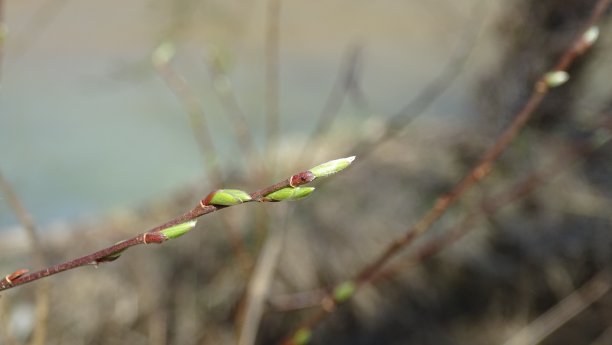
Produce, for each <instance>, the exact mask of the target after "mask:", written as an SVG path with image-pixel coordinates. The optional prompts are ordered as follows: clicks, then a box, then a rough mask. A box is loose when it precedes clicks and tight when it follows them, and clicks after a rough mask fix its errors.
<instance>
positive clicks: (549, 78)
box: [544, 71, 569, 87]
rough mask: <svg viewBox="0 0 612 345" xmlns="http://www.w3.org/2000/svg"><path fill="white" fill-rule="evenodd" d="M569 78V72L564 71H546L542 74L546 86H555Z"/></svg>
mask: <svg viewBox="0 0 612 345" xmlns="http://www.w3.org/2000/svg"><path fill="white" fill-rule="evenodd" d="M568 80H569V74H568V73H567V72H565V71H553V72H548V73H546V75H545V76H544V81H546V85H548V87H557V86H561V85H563V84H565V82H566V81H568Z"/></svg>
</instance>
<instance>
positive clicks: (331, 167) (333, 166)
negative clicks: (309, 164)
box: [309, 156, 355, 178]
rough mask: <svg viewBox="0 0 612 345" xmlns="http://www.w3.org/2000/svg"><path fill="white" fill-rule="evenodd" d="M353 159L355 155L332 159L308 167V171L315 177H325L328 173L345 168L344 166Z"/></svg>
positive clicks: (349, 163)
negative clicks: (310, 167)
mask: <svg viewBox="0 0 612 345" xmlns="http://www.w3.org/2000/svg"><path fill="white" fill-rule="evenodd" d="M354 160H355V156H351V157H346V158H340V159H334V160H333V161H329V162H327V163H323V164H321V165H317V166H316V167H314V168H312V169H309V171H310V172H311V173H312V174H313V175H314V176H315V177H317V178H318V177H327V176H329V175H332V174H335V173H337V172H339V171H342V170H344V169H346V167H348V166H349V165H351V163H352V162H353V161H354Z"/></svg>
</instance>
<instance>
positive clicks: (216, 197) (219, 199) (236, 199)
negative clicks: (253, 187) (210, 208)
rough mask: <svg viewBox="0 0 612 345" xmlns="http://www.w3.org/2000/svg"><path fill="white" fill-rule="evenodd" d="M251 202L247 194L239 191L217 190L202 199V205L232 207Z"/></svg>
mask: <svg viewBox="0 0 612 345" xmlns="http://www.w3.org/2000/svg"><path fill="white" fill-rule="evenodd" d="M247 201H251V196H250V195H249V193H247V192H245V191H242V190H239V189H219V190H217V191H214V192H212V193H211V194H209V195H208V196H207V197H206V199H204V201H203V203H204V205H221V206H234V205H238V204H242V203H243V202H247Z"/></svg>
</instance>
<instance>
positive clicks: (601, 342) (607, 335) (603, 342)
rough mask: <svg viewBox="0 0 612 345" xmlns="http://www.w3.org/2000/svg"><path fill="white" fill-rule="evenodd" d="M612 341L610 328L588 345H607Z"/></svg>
mask: <svg viewBox="0 0 612 345" xmlns="http://www.w3.org/2000/svg"><path fill="white" fill-rule="evenodd" d="M610 339H612V326H610V327H608V328H606V330H605V331H603V332H602V333H601V335H600V336H599V337H597V339H595V340H594V341H593V342H592V343H591V344H590V345H607V344H608V343H609V342H610Z"/></svg>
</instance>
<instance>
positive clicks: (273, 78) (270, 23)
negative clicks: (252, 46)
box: [266, 0, 281, 171]
mask: <svg viewBox="0 0 612 345" xmlns="http://www.w3.org/2000/svg"><path fill="white" fill-rule="evenodd" d="M280 11H281V1H280V0H269V2H268V17H267V28H266V108H267V116H266V125H267V129H266V138H267V148H266V152H267V153H268V158H269V160H270V164H269V165H268V166H269V170H270V171H274V169H275V161H276V157H275V156H276V152H275V151H274V150H276V148H277V147H278V145H277V144H278V139H279V138H278V131H279V127H280V110H279V68H280V66H279V36H280V29H279V26H280Z"/></svg>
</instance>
